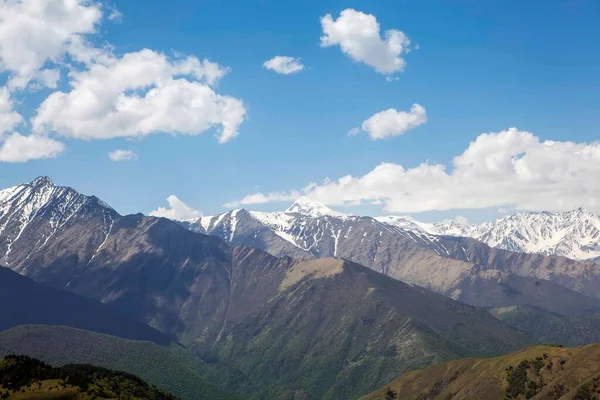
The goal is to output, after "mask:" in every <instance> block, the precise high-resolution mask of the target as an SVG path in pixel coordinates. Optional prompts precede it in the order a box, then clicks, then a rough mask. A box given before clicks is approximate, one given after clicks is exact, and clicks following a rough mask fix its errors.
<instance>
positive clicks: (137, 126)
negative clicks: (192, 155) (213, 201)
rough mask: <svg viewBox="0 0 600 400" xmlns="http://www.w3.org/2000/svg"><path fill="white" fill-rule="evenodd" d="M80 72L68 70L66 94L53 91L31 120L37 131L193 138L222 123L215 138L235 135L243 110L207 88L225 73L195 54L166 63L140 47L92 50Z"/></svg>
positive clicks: (96, 136)
mask: <svg viewBox="0 0 600 400" xmlns="http://www.w3.org/2000/svg"><path fill="white" fill-rule="evenodd" d="M89 59H91V60H93V61H94V62H93V63H92V64H91V65H90V67H89V68H88V69H86V70H84V71H79V72H71V74H70V77H71V79H72V81H71V87H72V90H71V91H70V92H68V93H65V92H61V91H58V92H54V93H52V94H51V95H50V96H49V97H48V98H47V99H46V100H44V102H43V103H42V104H41V105H40V107H39V108H38V110H37V114H36V116H35V117H34V118H33V128H34V132H36V133H43V132H53V131H54V132H57V133H58V134H60V135H63V136H67V137H72V138H78V139H108V138H114V137H140V136H146V135H149V134H154V133H161V132H164V133H174V134H177V133H178V134H187V135H198V134H201V133H203V132H204V131H206V130H208V129H210V128H213V127H218V126H220V127H221V129H220V130H219V135H218V138H219V141H220V142H221V143H224V142H227V141H229V140H231V139H233V138H234V137H236V136H237V135H238V128H239V126H240V124H241V123H242V122H243V121H244V118H245V115H246V108H245V106H244V104H243V102H242V101H241V100H239V99H237V98H234V97H230V96H223V95H220V94H218V93H216V92H215V90H214V89H213V88H212V87H211V86H214V85H215V84H216V83H217V82H218V81H219V79H220V78H222V77H223V76H224V75H225V74H226V73H227V72H228V71H229V69H228V68H224V67H221V66H220V65H218V64H215V63H212V62H210V61H208V60H199V59H197V58H196V57H192V56H190V57H187V58H178V59H175V60H170V59H168V58H167V57H166V56H165V55H164V54H161V53H157V52H155V51H152V50H148V49H144V50H141V51H138V52H134V53H127V54H125V55H123V56H122V57H120V58H117V57H114V56H111V55H107V54H106V53H103V52H101V51H100V52H98V51H96V53H95V54H91V55H89Z"/></svg>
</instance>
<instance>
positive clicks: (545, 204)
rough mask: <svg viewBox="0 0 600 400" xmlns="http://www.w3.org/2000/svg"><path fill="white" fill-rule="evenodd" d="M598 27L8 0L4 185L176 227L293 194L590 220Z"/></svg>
mask: <svg viewBox="0 0 600 400" xmlns="http://www.w3.org/2000/svg"><path fill="white" fill-rule="evenodd" d="M598 20H600V3H599V2H597V1H594V0H547V1H544V2H535V1H529V2H523V1H517V0H506V1H502V2H499V1H491V0H483V1H480V0H427V1H422V0H395V1H391V0H387V1H385V0H369V1H351V0H346V1H337V0H332V1H312V0H307V1H302V2H298V1H291V0H290V1H286V0H277V1H275V0H273V1H271V0H244V1H227V0H221V1H217V0H205V1H189V0H172V1H169V2H153V1H151V2H148V1H139V0H127V1H119V0H114V1H100V0H46V1H42V0H22V1H15V0H8V1H7V0H0V71H1V73H0V187H8V186H11V185H16V184H20V183H23V182H28V181H31V180H32V179H34V178H35V177H37V176H41V175H47V176H49V177H50V178H51V179H52V180H53V181H54V182H55V183H56V184H59V185H66V186H71V187H73V188H75V189H77V190H79V191H80V192H82V193H85V194H94V195H96V196H98V197H100V198H101V199H103V200H104V201H105V202H107V203H108V204H110V205H111V206H113V207H114V208H115V209H116V210H117V211H119V212H121V213H135V212H143V213H151V212H153V211H154V214H157V215H164V213H165V212H167V213H169V214H168V215H171V216H173V217H176V218H186V217H193V216H197V215H201V214H205V215H211V214H216V213H220V212H223V211H226V210H227V209H229V208H233V207H244V208H247V209H255V210H265V211H275V210H283V209H285V208H287V206H289V204H291V203H292V202H293V200H294V199H295V198H297V197H300V196H307V197H308V198H310V199H313V200H316V201H320V202H322V203H324V204H327V205H328V206H330V207H332V208H334V209H336V210H340V211H343V212H348V213H353V214H361V215H383V214H399V215H404V214H410V215H413V216H414V217H416V218H418V219H421V220H423V221H434V220H441V219H454V218H459V219H460V220H464V218H466V219H467V220H469V221H472V222H482V221H487V220H493V219H495V218H497V217H499V216H501V215H503V214H505V213H507V212H513V211H522V210H533V211H537V210H551V211H565V210H569V209H574V208H577V207H580V206H582V207H585V208H588V209H590V210H591V211H594V212H598V213H600V200H598V199H600V182H599V181H598V179H597V177H598V176H599V173H600V143H598V139H599V135H598V126H599V125H600V112H599V111H600V110H599V109H600V51H599V47H598V42H599V39H600V24H598V23H597V21H598ZM159 207H162V208H159ZM161 213H162V214H161Z"/></svg>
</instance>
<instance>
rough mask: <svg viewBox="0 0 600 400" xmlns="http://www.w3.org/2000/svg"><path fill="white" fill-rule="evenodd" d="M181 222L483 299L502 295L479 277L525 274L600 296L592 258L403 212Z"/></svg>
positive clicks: (300, 211) (499, 279)
mask: <svg viewBox="0 0 600 400" xmlns="http://www.w3.org/2000/svg"><path fill="white" fill-rule="evenodd" d="M382 221H383V222H382ZM402 221H406V220H405V219H404V220H402ZM180 224H181V225H183V226H184V227H186V228H188V229H190V230H192V231H194V232H199V233H206V234H209V235H214V236H218V237H220V238H222V239H224V240H226V241H228V242H230V243H232V244H234V245H247V246H252V247H256V248H260V249H263V250H266V251H268V252H269V253H271V254H274V255H276V256H289V257H293V258H308V259H310V258H322V257H343V258H346V259H349V260H352V261H355V262H357V263H359V264H362V265H365V266H367V267H369V268H371V269H373V270H375V271H378V272H381V273H383V274H386V275H388V276H391V277H393V278H396V279H400V280H403V281H405V282H408V283H412V284H417V285H420V286H423V287H426V288H429V289H432V290H434V291H436V292H438V293H442V294H444V295H447V296H450V297H452V298H454V299H458V300H462V301H466V302H469V303H470V304H473V305H477V306H493V305H497V304H498V296H496V295H494V299H493V300H491V301H490V300H489V299H488V292H482V291H476V289H475V288H474V286H473V284H472V283H473V281H474V279H475V280H477V281H484V280H487V281H490V282H495V284H496V286H497V285H498V284H500V283H502V284H503V285H504V286H506V285H507V282H508V281H512V282H516V281H517V280H523V281H527V282H529V285H530V286H531V287H534V286H533V285H535V282H536V281H538V282H539V281H540V280H548V281H552V282H554V283H557V284H559V285H561V286H564V287H566V288H569V289H571V290H574V291H577V292H580V293H583V294H586V295H589V296H594V297H598V296H600V266H599V265H598V264H595V263H593V262H589V261H577V260H572V259H568V258H565V257H558V256H543V255H540V254H530V253H527V252H515V251H507V250H503V249H501V248H496V247H490V246H489V245H487V244H485V243H483V242H482V241H479V240H476V239H472V238H469V237H459V236H448V235H436V234H432V233H429V232H428V231H426V230H425V229H424V228H423V227H422V226H424V224H420V223H416V222H414V221H413V222H411V224H412V225H407V224H406V223H404V222H402V223H401V220H400V219H399V218H395V219H393V218H391V217H387V218H371V217H363V216H354V215H345V214H341V213H338V212H335V211H332V210H331V209H329V208H328V207H326V206H324V205H322V204H319V203H311V202H308V201H307V200H305V199H300V200H299V201H297V202H295V203H294V204H293V205H292V206H291V207H290V208H289V209H287V210H286V211H284V212H272V213H266V212H256V211H247V210H244V209H240V210H233V211H228V212H226V213H223V214H220V215H217V216H207V217H201V218H198V219H194V220H189V221H180ZM446 232H448V231H446ZM488 270H494V271H496V272H493V273H490V272H488ZM514 275H516V276H518V277H512V276H514ZM522 287H524V286H522ZM474 293H477V295H474ZM500 293H505V294H506V297H507V298H506V302H505V304H508V303H512V304H515V301H517V302H518V299H517V298H516V297H515V296H513V295H512V294H514V293H515V291H513V292H511V291H510V290H506V291H503V292H500Z"/></svg>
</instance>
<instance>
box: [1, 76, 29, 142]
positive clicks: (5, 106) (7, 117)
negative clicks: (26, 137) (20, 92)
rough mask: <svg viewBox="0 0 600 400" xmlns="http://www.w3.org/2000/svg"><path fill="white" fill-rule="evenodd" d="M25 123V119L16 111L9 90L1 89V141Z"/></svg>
mask: <svg viewBox="0 0 600 400" xmlns="http://www.w3.org/2000/svg"><path fill="white" fill-rule="evenodd" d="M22 121H23V117H21V115H20V114H19V113H18V112H16V111H15V110H14V103H13V100H12V98H11V96H10V92H9V91H8V89H7V88H5V87H2V88H0V139H1V138H2V135H3V134H4V133H6V132H9V131H11V130H12V129H13V128H14V127H15V126H17V125H18V124H20V123H21V122H22Z"/></svg>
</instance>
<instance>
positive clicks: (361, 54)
mask: <svg viewBox="0 0 600 400" xmlns="http://www.w3.org/2000/svg"><path fill="white" fill-rule="evenodd" d="M321 27H322V29H323V36H321V47H329V46H335V45H339V46H340V48H341V49H342V51H343V52H344V54H346V55H347V56H348V57H350V58H351V59H353V60H354V61H357V62H363V63H365V64H367V65H369V66H371V67H373V68H375V70H376V71H377V72H379V73H381V74H386V75H389V74H393V73H396V72H402V71H403V70H404V67H405V64H406V63H405V61H404V59H403V58H402V55H403V54H404V53H408V51H409V46H410V40H409V39H408V37H406V35H405V34H404V33H402V32H401V31H398V30H396V29H388V30H387V31H385V32H384V35H383V38H382V37H381V35H380V28H379V23H378V22H377V19H376V18H375V16H374V15H371V14H365V13H362V12H360V11H356V10H353V9H351V8H348V9H346V10H344V11H342V12H341V13H340V16H339V17H338V19H336V20H334V19H333V17H332V16H331V14H327V15H325V16H324V17H322V18H321Z"/></svg>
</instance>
